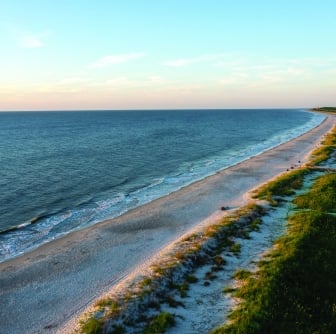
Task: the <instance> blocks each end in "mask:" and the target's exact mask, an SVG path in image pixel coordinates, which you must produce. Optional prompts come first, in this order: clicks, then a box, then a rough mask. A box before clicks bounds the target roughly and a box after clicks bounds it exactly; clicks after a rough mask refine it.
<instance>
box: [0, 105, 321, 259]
mask: <svg viewBox="0 0 336 334" xmlns="http://www.w3.org/2000/svg"><path fill="white" fill-rule="evenodd" d="M305 112H306V111H305ZM324 119H325V116H324V115H320V114H314V113H312V118H311V120H310V121H309V122H307V123H305V124H303V125H299V126H297V127H296V128H294V129H290V130H287V131H284V132H282V133H280V134H279V133H278V134H277V135H274V136H273V137H271V138H268V139H265V140H263V141H261V142H259V143H258V144H253V145H249V146H247V147H244V148H241V149H239V150H226V151H223V152H221V153H219V154H217V155H214V156H212V157H206V158H205V159H203V160H199V161H194V162H191V163H184V164H183V165H182V166H180V167H179V168H178V170H177V172H176V173H175V174H172V175H167V176H166V177H163V178H156V179H153V180H152V182H151V183H150V184H149V185H146V186H144V187H142V188H140V189H137V190H135V191H133V192H131V193H128V194H126V193H118V194H116V195H114V196H112V197H107V198H105V199H100V200H98V201H96V203H95V204H96V205H95V206H94V207H90V208H81V209H74V210H68V211H67V212H65V213H62V214H57V215H53V216H51V217H46V218H44V219H41V221H38V222H37V223H34V224H33V225H29V226H25V227H24V228H22V229H18V230H14V231H11V232H9V233H7V234H3V235H1V247H0V262H2V261H4V260H6V259H9V258H12V257H15V256H17V255H20V254H22V253H24V252H26V251H28V250H31V249H34V248H37V247H38V246H40V245H41V244H44V243H46V242H48V241H51V240H53V239H55V238H58V237H61V236H63V235H65V234H68V233H70V232H71V231H75V230H78V229H82V228H84V227H87V226H91V225H94V224H96V223H98V222H101V221H104V220H107V219H111V218H115V217H118V216H120V215H122V214H124V213H126V212H127V211H129V210H130V209H133V208H136V207H138V206H141V205H144V204H146V203H149V202H151V201H153V200H155V199H158V198H160V197H163V196H165V195H168V194H170V193H172V192H174V191H177V190H179V189H181V188H182V187H185V186H187V185H189V184H191V183H193V182H195V181H199V180H202V179H204V178H206V177H208V176H211V175H213V174H215V173H217V172H219V171H220V170H223V169H226V168H228V167H230V166H233V165H236V164H238V163H240V162H242V161H244V160H247V159H249V158H251V157H253V156H256V155H259V154H261V153H263V152H265V151H267V150H269V149H271V148H274V147H276V146H278V145H280V144H283V143H285V142H287V141H289V140H291V139H294V138H296V137H298V136H300V135H302V134H303V133H305V132H307V131H309V130H311V129H312V128H314V127H316V126H318V125H319V124H320V123H321V122H322V121H323V120H324Z"/></svg>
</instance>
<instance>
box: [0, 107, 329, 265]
mask: <svg viewBox="0 0 336 334" xmlns="http://www.w3.org/2000/svg"><path fill="white" fill-rule="evenodd" d="M302 112H303V113H313V112H312V111H311V110H302ZM315 114H318V113H317V112H316V113H315ZM325 118H326V117H325V116H324V119H323V120H322V121H321V122H320V123H319V124H317V125H314V126H313V127H312V128H310V129H309V130H308V131H307V130H306V129H305V130H303V129H300V131H306V132H303V133H301V134H299V135H297V136H296V137H295V138H292V139H288V138H287V137H286V138H284V135H280V138H278V139H279V140H281V143H278V144H274V143H272V145H273V146H269V147H267V148H262V149H261V150H260V151H259V152H257V153H253V154H252V155H247V156H246V155H245V154H244V157H243V158H242V157H240V158H239V159H243V160H237V161H235V162H233V161H232V162H231V163H232V164H231V165H227V166H225V167H221V168H219V169H215V170H213V171H211V172H209V173H207V174H204V175H202V176H198V177H197V178H196V179H193V180H192V181H191V180H189V181H187V182H186V183H185V184H182V185H179V186H178V187H176V188H173V189H170V190H169V191H167V192H163V193H161V194H160V195H159V197H157V198H155V197H154V199H150V200H149V201H144V202H141V201H140V202H139V203H138V204H137V205H136V206H134V207H130V208H128V209H127V211H122V213H118V214H116V215H115V216H112V217H111V218H105V219H102V220H100V221H96V222H93V223H87V222H86V223H84V225H83V226H82V227H81V226H78V227H75V228H74V229H72V230H71V229H70V230H69V231H67V232H58V234H54V235H53V234H50V233H47V234H45V233H44V231H43V229H40V228H39V227H37V228H38V230H39V234H40V235H41V238H40V239H36V240H35V241H33V242H32V241H31V240H30V239H29V237H28V238H27V239H25V238H24V240H22V244H23V245H26V247H25V246H23V248H22V249H21V248H20V247H19V248H18V249H14V250H12V254H11V251H7V253H2V254H1V256H0V263H2V262H5V261H7V260H11V259H14V258H16V257H19V256H22V255H24V254H27V253H30V252H32V251H34V250H36V249H38V248H39V247H41V246H43V245H44V244H47V243H49V242H51V241H53V240H56V239H60V238H64V237H65V236H67V235H68V234H71V233H73V232H76V231H80V230H84V229H87V228H90V227H93V226H95V225H96V224H100V223H103V222H105V221H110V220H114V219H116V218H119V217H122V216H123V215H125V214H127V213H128V212H130V211H132V210H134V209H137V208H139V207H141V206H143V205H147V204H149V203H151V202H152V201H155V200H158V199H160V198H164V197H166V196H169V195H171V194H173V193H175V192H178V191H180V190H181V189H183V188H186V187H188V186H190V185H192V184H194V183H197V182H200V181H203V180H206V179H207V178H208V177H211V176H213V175H215V174H218V173H220V172H222V171H224V170H226V169H229V168H232V167H234V166H236V165H239V164H240V163H243V162H245V161H248V160H249V159H251V158H253V157H256V156H259V155H261V154H263V153H265V152H267V151H269V150H272V149H274V148H276V147H278V146H280V145H283V144H285V143H287V142H289V141H291V140H294V139H296V138H299V137H301V136H302V135H304V134H305V133H307V132H309V131H311V130H313V129H314V128H316V127H318V126H319V125H320V124H321V123H322V122H324V121H325ZM299 128H300V127H299ZM258 145H259V144H258ZM258 145H257V146H258ZM246 150H247V149H246ZM244 152H245V151H244ZM217 167H218V166H217ZM168 178H169V176H168ZM163 179H164V178H163ZM150 186H151V185H150ZM128 195H132V193H131V194H128ZM128 195H125V196H128ZM44 216H48V213H45V215H44ZM40 220H41V217H36V218H34V219H32V220H30V221H27V222H24V223H21V224H19V225H17V226H12V227H10V228H8V229H3V230H0V235H2V234H3V235H7V233H8V235H9V236H10V239H9V240H10V241H9V243H8V242H7V241H4V244H3V249H8V250H9V249H11V245H12V243H11V240H13V239H14V240H15V238H20V235H21V233H25V232H27V230H26V227H28V232H29V227H30V226H33V225H35V224H36V225H37V226H39V224H40V223H41V221H40ZM42 224H43V222H42ZM16 232H18V234H15V233H16ZM12 233H14V234H13V235H11V234H12ZM28 234H29V233H28ZM20 243H21V242H20ZM27 245H28V246H27Z"/></svg>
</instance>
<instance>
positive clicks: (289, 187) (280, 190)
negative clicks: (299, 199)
mask: <svg viewBox="0 0 336 334" xmlns="http://www.w3.org/2000/svg"><path fill="white" fill-rule="evenodd" d="M308 173H309V169H308V168H300V169H297V170H293V171H291V172H289V173H286V174H284V175H281V176H280V177H278V178H277V179H276V180H274V181H270V182H268V183H267V184H265V185H264V186H262V187H260V188H259V189H258V190H257V191H255V192H254V194H253V197H254V198H259V199H265V200H268V201H269V202H270V203H271V204H272V203H273V204H274V206H276V205H275V203H277V202H276V200H275V199H274V197H276V196H278V197H279V196H291V195H293V194H295V190H297V189H300V188H301V187H302V184H303V180H304V177H305V175H307V174H308ZM274 201H275V203H274Z"/></svg>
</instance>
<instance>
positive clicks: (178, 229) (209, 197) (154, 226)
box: [0, 116, 334, 333]
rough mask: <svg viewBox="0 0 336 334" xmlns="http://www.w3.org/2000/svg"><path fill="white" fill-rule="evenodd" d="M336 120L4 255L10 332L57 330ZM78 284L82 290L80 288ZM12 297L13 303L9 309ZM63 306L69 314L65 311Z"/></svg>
mask: <svg viewBox="0 0 336 334" xmlns="http://www.w3.org/2000/svg"><path fill="white" fill-rule="evenodd" d="M333 124H334V118H333V117H332V116H330V117H328V118H327V119H326V120H324V121H323V122H322V123H321V124H320V125H319V126H317V127H315V128H314V129H312V130H310V131H309V132H307V133H305V134H302V135H301V136H299V137H297V138H295V139H293V140H291V141H289V142H286V143H285V144H281V145H279V146H277V147H275V148H273V149H271V150H269V151H266V152H264V153H261V154H260V155H257V156H254V157H252V158H250V159H248V160H245V161H243V162H241V163H239V164H237V165H235V166H232V167H230V168H228V169H224V170H222V171H220V172H218V173H217V174H215V175H212V176H209V177H207V178H206V179H203V180H200V181H197V182H195V183H193V184H191V185H189V186H186V187H185V188H182V189H180V190H179V191H177V192H175V193H171V194H169V195H167V196H165V197H163V198H160V199H157V200H155V201H153V202H151V203H148V204H145V205H144V206H142V207H138V208H136V209H133V210H131V211H130V212H128V213H126V214H124V215H123V216H121V217H118V218H115V219H112V220H109V221H105V222H102V223H99V224H97V225H94V226H92V227H89V228H87V229H85V230H81V231H77V232H73V233H72V234H70V235H67V236H65V237H64V238H61V239H58V240H55V241H53V242H50V243H48V244H45V245H43V246H41V247H40V248H38V249H36V250H34V251H32V252H30V253H27V254H24V255H22V256H20V257H17V258H14V259H12V260H7V261H5V262H3V263H1V264H0V282H1V287H2V289H3V291H1V302H0V303H1V305H0V309H1V311H0V316H1V318H2V319H10V322H9V321H7V323H6V322H5V321H2V322H4V323H5V325H7V326H8V327H7V328H8V329H10V332H12V333H16V332H20V331H21V332H22V329H27V328H28V327H27V326H29V325H30V326H33V325H34V324H35V325H36V327H34V328H32V327H29V329H28V330H29V331H35V332H38V333H39V332H55V331H56V330H57V329H60V328H64V327H63V326H64V324H65V323H67V322H68V321H70V319H74V318H75V316H77V315H79V314H81V313H82V312H83V310H84V309H85V308H86V307H87V306H88V305H89V304H90V303H92V302H93V300H95V299H97V298H98V297H99V296H100V295H102V294H104V293H106V292H107V291H109V290H111V289H112V288H113V287H115V286H116V285H117V284H118V283H120V282H122V281H124V279H125V278H126V277H129V276H130V274H131V273H133V275H134V273H139V272H141V270H142V271H144V270H145V269H146V266H148V265H149V264H150V263H151V262H153V261H154V259H155V258H157V256H158V255H157V254H160V251H162V250H163V249H164V248H165V247H166V246H168V245H170V244H171V243H173V242H174V241H176V239H178V238H179V237H181V236H182V235H184V234H185V233H187V232H189V231H191V230H192V229H193V228H196V227H200V226H204V225H203V224H206V223H207V218H208V223H209V221H210V222H212V221H213V220H214V219H220V218H221V217H222V216H223V215H224V214H225V213H224V212H222V211H221V210H220V207H221V206H223V205H225V206H229V207H238V206H241V205H243V204H244V203H246V201H247V198H246V197H245V198H244V196H245V194H246V192H247V191H250V190H251V189H252V188H255V187H256V186H258V185H260V184H262V183H264V182H267V181H268V180H269V179H271V178H274V177H275V176H277V175H279V174H281V173H282V172H284V171H286V169H287V168H290V167H291V166H292V165H295V164H296V163H297V162H298V160H300V161H301V162H305V160H306V159H307V156H308V154H309V153H310V152H311V151H312V149H313V148H314V146H315V145H316V144H317V143H318V142H319V140H320V138H321V137H322V136H323V135H324V134H325V133H326V132H328V130H330V129H331V128H332V126H333ZM211 215H214V216H212V217H211ZM209 217H211V218H209ZM121 258H122V259H123V260H122V261H123V263H120V262H121V261H120V259H121ZM125 266H128V268H127V269H125ZM6 289H7V290H6ZM82 291H86V292H85V293H86V295H85V296H83V293H82ZM76 298H77V300H76ZM29 299H30V300H29ZM15 300H20V305H15ZM24 303H26V304H24ZM9 305H11V306H13V307H14V309H15V308H16V307H17V309H15V310H10V307H8V306H9ZM48 308H49V309H48ZM50 308H54V309H53V310H50ZM29 309H33V310H34V311H35V312H34V314H33V315H31V314H27V310H29ZM64 310H67V313H66V314H65V313H64V314H62V312H64ZM39 312H40V313H39ZM37 313H38V314H37ZM70 323H71V321H70V322H68V324H70ZM5 325H4V326H5ZM11 325H12V327H11ZM20 326H21V327H20ZM37 326H40V327H39V328H37ZM3 329H4V330H6V329H5V327H3Z"/></svg>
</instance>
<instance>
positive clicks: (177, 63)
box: [162, 53, 225, 67]
mask: <svg viewBox="0 0 336 334" xmlns="http://www.w3.org/2000/svg"><path fill="white" fill-rule="evenodd" d="M224 56H225V55H224V54H221V53H219V54H209V55H203V56H199V57H192V58H180V59H172V60H167V61H164V62H162V65H165V66H169V67H183V66H187V65H192V64H199V63H209V62H213V61H219V60H220V59H222V58H223V57H224Z"/></svg>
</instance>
